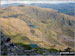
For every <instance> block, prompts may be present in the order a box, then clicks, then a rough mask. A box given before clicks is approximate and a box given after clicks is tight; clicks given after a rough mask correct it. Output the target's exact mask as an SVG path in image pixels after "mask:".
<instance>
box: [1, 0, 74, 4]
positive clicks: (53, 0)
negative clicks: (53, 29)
mask: <svg viewBox="0 0 75 56" xmlns="http://www.w3.org/2000/svg"><path fill="white" fill-rule="evenodd" d="M0 1H1V4H10V3H25V4H30V3H68V2H74V1H75V0H0Z"/></svg>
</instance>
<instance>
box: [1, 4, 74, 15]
mask: <svg viewBox="0 0 75 56" xmlns="http://www.w3.org/2000/svg"><path fill="white" fill-rule="evenodd" d="M20 5H22V6H24V5H32V6H38V7H41V8H52V9H55V10H57V11H58V12H61V13H64V14H67V15H71V16H74V11H75V10H74V7H75V3H59V4H48V3H31V4H22V3H12V4H3V5H1V6H0V7H1V8H4V7H10V6H20Z"/></svg>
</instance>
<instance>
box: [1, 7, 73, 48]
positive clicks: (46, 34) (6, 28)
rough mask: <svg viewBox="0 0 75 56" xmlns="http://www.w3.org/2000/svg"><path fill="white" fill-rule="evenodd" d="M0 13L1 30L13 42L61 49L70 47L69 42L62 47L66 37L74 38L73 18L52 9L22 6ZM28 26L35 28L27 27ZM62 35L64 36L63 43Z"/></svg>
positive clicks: (2, 10) (6, 9) (5, 9)
mask: <svg viewBox="0 0 75 56" xmlns="http://www.w3.org/2000/svg"><path fill="white" fill-rule="evenodd" d="M13 9H14V10H13ZM0 12H2V13H1V15H0V17H1V23H2V24H1V29H2V30H3V32H5V34H6V35H8V36H10V37H11V38H12V41H13V42H21V43H24V44H27V43H36V44H38V45H39V46H41V47H45V48H51V47H53V48H57V49H61V48H62V49H63V48H65V47H67V46H70V45H69V42H68V45H64V44H66V43H67V39H68V37H67V36H69V38H71V39H72V40H73V38H74V37H73V35H74V34H73V33H72V32H73V29H72V28H73V25H74V17H72V16H68V15H65V14H62V13H58V12H57V11H55V10H53V9H45V8H43V9H42V8H39V7H32V6H24V7H9V8H4V9H1V10H0ZM5 18H6V19H5ZM29 24H32V25H34V26H35V28H31V27H29V26H28V25H29ZM67 29H70V31H69V30H68V31H67ZM70 34H71V35H70ZM63 35H64V36H66V40H65V41H63V40H64V37H63ZM69 41H70V39H69ZM70 47H73V45H71V46H70Z"/></svg>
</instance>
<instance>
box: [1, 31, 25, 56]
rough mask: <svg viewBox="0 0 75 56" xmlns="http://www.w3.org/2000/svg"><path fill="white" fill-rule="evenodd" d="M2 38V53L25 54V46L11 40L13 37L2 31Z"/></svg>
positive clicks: (9, 55)
mask: <svg viewBox="0 0 75 56" xmlns="http://www.w3.org/2000/svg"><path fill="white" fill-rule="evenodd" d="M0 36H1V37H0V39H1V55H7V56H11V55H21V54H22V55H24V54H25V53H24V48H23V47H21V46H16V45H15V44H14V43H12V42H11V39H10V38H8V37H6V36H5V35H4V34H3V33H2V32H1V34H0Z"/></svg>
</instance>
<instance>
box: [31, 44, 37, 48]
mask: <svg viewBox="0 0 75 56" xmlns="http://www.w3.org/2000/svg"><path fill="white" fill-rule="evenodd" d="M30 46H31V47H33V48H38V45H37V44H30Z"/></svg>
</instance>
